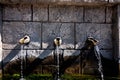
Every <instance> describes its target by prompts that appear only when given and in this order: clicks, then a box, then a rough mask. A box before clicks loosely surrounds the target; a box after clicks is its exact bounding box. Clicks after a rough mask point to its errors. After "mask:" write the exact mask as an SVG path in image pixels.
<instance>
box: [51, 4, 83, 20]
mask: <svg viewBox="0 0 120 80" xmlns="http://www.w3.org/2000/svg"><path fill="white" fill-rule="evenodd" d="M49 20H50V21H55V22H83V8H82V7H78V6H76V7H75V6H50V9H49Z"/></svg>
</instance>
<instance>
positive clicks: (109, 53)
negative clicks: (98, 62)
mask: <svg viewBox="0 0 120 80" xmlns="http://www.w3.org/2000/svg"><path fill="white" fill-rule="evenodd" d="M100 53H101V54H102V56H103V57H104V58H106V59H109V60H112V59H113V51H112V50H100Z"/></svg>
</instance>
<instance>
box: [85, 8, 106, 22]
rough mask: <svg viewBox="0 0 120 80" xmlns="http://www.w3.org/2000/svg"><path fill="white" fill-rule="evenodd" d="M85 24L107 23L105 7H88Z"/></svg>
mask: <svg viewBox="0 0 120 80" xmlns="http://www.w3.org/2000/svg"><path fill="white" fill-rule="evenodd" d="M84 20H85V22H98V23H101V22H105V7H86V8H85V17H84Z"/></svg>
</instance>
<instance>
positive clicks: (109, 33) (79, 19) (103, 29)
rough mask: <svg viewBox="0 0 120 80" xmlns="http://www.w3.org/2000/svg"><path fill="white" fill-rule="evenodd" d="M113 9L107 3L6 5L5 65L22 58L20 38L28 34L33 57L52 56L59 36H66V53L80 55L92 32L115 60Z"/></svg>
mask: <svg viewBox="0 0 120 80" xmlns="http://www.w3.org/2000/svg"><path fill="white" fill-rule="evenodd" d="M113 9H114V6H106V5H105V6H83V5H52V4H49V5H48V4H46V5H44V4H12V5H11V4H4V5H2V50H3V52H2V60H3V63H4V65H3V68H4V69H5V68H6V66H10V64H9V63H12V61H13V60H16V59H18V58H19V56H20V52H21V47H20V45H19V44H18V41H19V39H20V38H21V37H23V36H24V35H25V34H28V35H29V36H30V38H31V42H30V44H29V46H25V48H24V50H23V53H24V55H26V53H27V56H29V57H35V58H40V59H44V58H45V60H44V61H46V60H47V59H48V60H49V58H48V57H49V56H50V55H52V54H53V50H54V47H53V40H54V38H56V37H58V36H60V37H61V38H62V40H63V43H62V45H61V48H62V51H63V53H64V57H67V56H74V55H78V54H79V53H80V51H81V48H82V47H83V45H84V42H85V40H86V39H87V37H88V36H92V37H94V38H95V39H97V40H99V44H98V46H99V48H100V52H101V54H102V55H103V56H104V58H106V59H108V60H113V57H114V54H115V53H114V45H113V44H114V40H113V36H114V35H115V33H113V27H114V26H113V21H112V20H113ZM46 58H47V59H46ZM34 60H35V59H34ZM34 60H33V61H34ZM44 61H43V63H44ZM48 62H49V61H48ZM39 64H40V65H41V63H39ZM78 64H79V62H78ZM45 65H48V64H45ZM49 65H50V64H49ZM77 66H79V65H77ZM36 67H37V66H36ZM38 68H39V67H38ZM73 69H74V68H73ZM75 70H77V71H78V72H75V73H79V71H80V69H79V67H78V69H74V70H73V72H74V71H75ZM68 71H69V70H68ZM66 72H67V71H66Z"/></svg>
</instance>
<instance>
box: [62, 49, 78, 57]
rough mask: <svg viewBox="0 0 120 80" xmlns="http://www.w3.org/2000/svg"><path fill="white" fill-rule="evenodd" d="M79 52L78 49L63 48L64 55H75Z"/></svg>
mask: <svg viewBox="0 0 120 80" xmlns="http://www.w3.org/2000/svg"><path fill="white" fill-rule="evenodd" d="M79 54H80V50H64V57H65V56H77V55H79Z"/></svg>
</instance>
